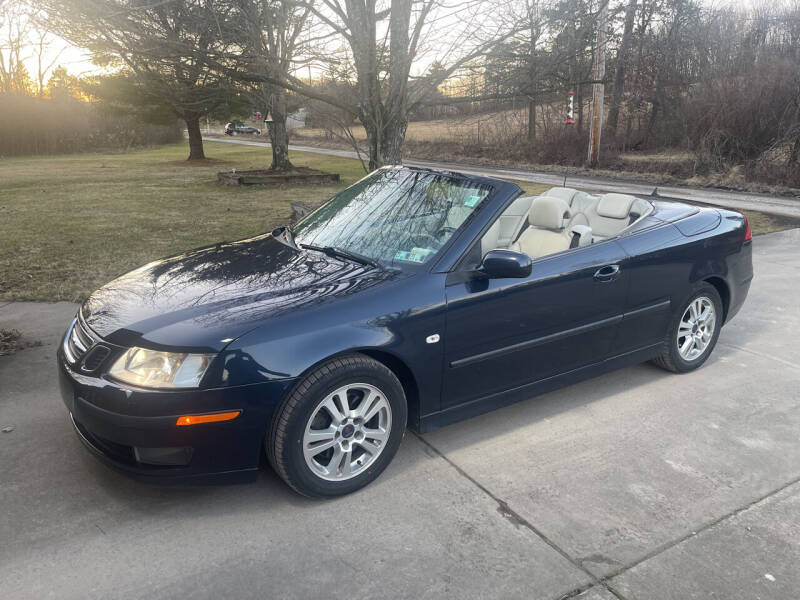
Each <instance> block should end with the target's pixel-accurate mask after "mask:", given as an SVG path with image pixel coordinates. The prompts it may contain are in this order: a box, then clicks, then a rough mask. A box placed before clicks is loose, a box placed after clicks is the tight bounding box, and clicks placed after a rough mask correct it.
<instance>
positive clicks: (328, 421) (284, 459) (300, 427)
mask: <svg viewBox="0 0 800 600" xmlns="http://www.w3.org/2000/svg"><path fill="white" fill-rule="evenodd" d="M407 413H408V408H407V405H406V398H405V394H404V392H403V386H402V385H401V384H400V382H399V381H398V379H397V377H395V375H394V373H393V372H392V371H391V370H390V369H389V368H387V367H386V366H385V365H383V364H381V363H379V362H378V361H376V360H373V359H371V358H369V357H367V356H364V355H361V354H348V355H345V356H341V357H337V358H333V359H331V360H329V361H327V362H325V363H323V364H322V365H320V366H319V367H317V368H316V369H314V370H313V371H312V372H311V373H309V374H308V375H306V376H305V377H304V378H303V379H302V380H301V381H300V382H299V383H298V384H297V385H296V386H295V388H294V389H293V390H292V391H291V392H290V393H289V395H288V396H287V397H286V399H285V400H284V401H283V403H282V404H281V406H280V407H279V408H278V409H277V410H276V413H275V417H274V418H273V420H272V425H271V427H270V430H269V433H268V435H267V439H266V443H265V445H266V452H267V458H268V459H269V462H270V464H271V465H272V467H273V469H275V472H276V473H277V474H278V475H279V476H280V477H281V479H283V480H284V481H285V482H286V483H287V484H288V485H289V486H290V487H291V488H292V489H294V490H295V491H297V492H298V493H300V494H303V495H305V496H310V497H317V498H331V497H335V496H342V495H344V494H349V493H351V492H354V491H356V490H358V489H361V488H362V487H364V486H366V485H367V484H369V483H371V482H372V481H373V480H375V479H376V478H377V477H378V475H380V474H381V472H382V471H383V470H384V469H385V468H386V467H387V465H388V464H389V463H390V462H391V460H392V458H394V455H395V454H396V452H397V449H398V448H399V446H400V442H401V441H402V439H403V435H404V433H405V427H406V418H407Z"/></svg>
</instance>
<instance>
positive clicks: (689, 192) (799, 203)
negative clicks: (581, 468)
mask: <svg viewBox="0 0 800 600" xmlns="http://www.w3.org/2000/svg"><path fill="white" fill-rule="evenodd" d="M206 141H209V142H221V143H227V144H242V145H245V146H262V147H269V142H260V141H257V140H252V139H251V140H248V139H242V138H240V137H236V138H232V137H228V136H219V137H214V138H209V139H208V140H206ZM290 148H291V149H292V150H300V151H303V152H316V153H318V154H327V155H330V156H341V157H344V158H357V156H356V153H355V152H351V151H349V150H337V149H330V148H317V147H316V146H297V145H295V144H292V145H291V146H290ZM404 162H405V164H407V165H409V166H418V167H429V168H434V169H448V170H451V171H460V172H461V173H471V174H474V175H485V176H489V177H498V178H500V179H514V180H516V181H530V182H533V183H542V184H545V185H553V186H560V185H564V175H563V174H559V173H545V172H540V171H532V170H530V169H503V168H493V167H486V166H475V165H465V164H461V163H452V162H443V161H442V162H439V161H429V160H415V159H410V158H409V159H404ZM566 184H567V185H568V186H570V187H575V188H580V189H589V190H592V191H593V192H618V193H621V194H635V195H638V196H649V195H650V194H651V193H652V192H653V188H654V187H655V186H654V184H652V183H637V182H633V181H623V180H619V179H608V178H603V177H587V176H585V175H568V176H567V179H566ZM658 193H659V194H660V195H661V196H663V197H665V198H674V199H676V200H687V201H690V202H700V203H703V204H713V205H714V206H720V207H722V208H730V209H733V210H742V209H746V210H758V211H761V212H765V213H768V214H773V215H780V216H784V217H797V218H800V200H796V199H794V198H785V197H781V196H769V195H766V194H754V193H749V192H734V191H728V190H721V189H715V188H697V187H688V186H671V185H665V186H662V185H659V186H658Z"/></svg>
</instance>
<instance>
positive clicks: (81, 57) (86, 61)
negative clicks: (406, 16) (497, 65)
mask: <svg viewBox="0 0 800 600" xmlns="http://www.w3.org/2000/svg"><path fill="white" fill-rule="evenodd" d="M768 1H769V0H768ZM762 2H763V0H706V3H707V4H709V5H711V6H716V7H720V6H741V7H753V6H756V5H758V4H761V3H762ZM32 42H33V40H31V43H32ZM27 55H28V56H27V59H26V60H25V64H26V66H27V68H28V72H29V73H31V74H32V75H33V74H35V73H36V71H37V61H36V59H35V57H34V49H33V47H31V48H30V49H29V50H28V52H27ZM420 58H422V57H420ZM53 59H56V63H55V64H54V67H56V66H59V65H62V66H64V67H66V69H67V71H69V73H70V74H72V75H76V76H81V75H91V74H96V73H101V72H103V69H102V68H101V67H98V66H97V65H95V64H93V63H92V61H91V54H90V53H89V52H87V51H86V50H83V49H81V48H76V47H74V46H71V45H70V44H68V43H67V42H66V41H64V40H62V39H61V38H58V37H55V36H52V41H51V43H50V44H49V47H48V50H47V55H46V58H45V61H44V62H45V64H49V63H50V62H51V61H52V60H53ZM418 62H419V63H420V64H415V65H414V67H415V68H414V69H413V71H415V72H418V73H422V72H424V71H425V68H426V67H427V65H428V64H429V63H430V60H429V59H428V60H426V61H418ZM422 62H424V63H425V64H422Z"/></svg>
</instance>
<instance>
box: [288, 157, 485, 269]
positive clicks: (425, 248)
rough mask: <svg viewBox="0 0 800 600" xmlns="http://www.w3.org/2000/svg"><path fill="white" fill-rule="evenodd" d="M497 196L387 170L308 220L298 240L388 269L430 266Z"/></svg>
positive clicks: (475, 186)
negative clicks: (485, 203)
mask: <svg viewBox="0 0 800 600" xmlns="http://www.w3.org/2000/svg"><path fill="white" fill-rule="evenodd" d="M491 191H492V187H491V186H490V185H487V184H480V183H476V182H474V181H470V180H469V179H462V178H459V177H455V176H451V175H446V174H443V173H436V172H431V171H417V170H413V169H402V168H387V169H382V170H380V171H378V172H376V173H374V174H372V175H370V176H369V177H366V178H365V179H362V180H361V181H359V182H358V183H356V184H355V185H353V186H351V187H349V188H347V189H346V190H343V191H342V192H340V193H339V194H337V195H336V196H334V197H333V198H331V200H330V201H328V202H327V203H325V204H324V205H322V206H321V207H320V208H319V209H317V210H316V211H314V212H313V213H311V214H310V215H309V216H308V217H306V218H305V219H303V220H302V221H301V222H300V223H299V224H298V225H297V227H296V228H295V231H294V235H295V241H296V242H297V243H298V244H300V245H301V246H313V247H315V248H326V249H329V250H330V249H335V250H339V251H344V252H347V253H350V254H355V255H360V256H362V257H365V258H368V259H370V260H373V261H378V262H380V263H381V264H384V265H389V266H413V265H420V264H424V263H426V262H428V261H429V260H430V259H431V258H433V257H434V256H435V255H436V253H437V252H438V251H439V250H440V249H441V248H442V246H444V245H445V244H446V243H447V241H448V240H449V239H450V238H451V237H452V235H453V234H454V233H455V231H456V230H457V229H458V228H459V227H460V226H461V225H462V224H463V223H464V222H465V221H466V220H467V219H468V218H469V217H470V216H471V215H472V214H473V213H474V212H475V211H476V210H477V209H478V207H479V205H480V204H481V202H483V200H484V199H485V198H486V197H487V196H488V195H489V193H490V192H491Z"/></svg>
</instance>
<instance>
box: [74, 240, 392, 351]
mask: <svg viewBox="0 0 800 600" xmlns="http://www.w3.org/2000/svg"><path fill="white" fill-rule="evenodd" d="M399 274H400V273H399V272H397V271H393V270H386V269H381V268H375V267H370V266H364V265H361V264H357V263H354V262H350V261H347V260H344V259H338V258H333V257H329V256H327V255H325V254H322V253H320V252H315V251H305V250H299V251H298V250H296V249H294V248H291V247H289V246H287V245H286V244H284V243H282V242H280V241H278V240H276V239H275V238H274V237H272V235H270V234H267V235H262V236H258V237H254V238H250V239H246V240H240V241H237V242H223V243H220V244H216V245H214V246H208V247H205V248H199V249H197V250H191V251H189V252H185V253H183V254H180V255H177V256H173V257H169V258H164V259H161V260H157V261H154V262H151V263H149V264H147V265H144V266H143V267H140V268H138V269H136V270H134V271H131V272H130V273H127V274H125V275H122V276H121V277H118V278H117V279H115V280H114V281H112V282H110V283H108V284H106V285H105V286H103V287H102V288H100V289H99V290H97V291H96V292H94V293H93V294H92V295H91V296H90V297H89V298H88V299H87V300H86V302H85V303H84V305H83V307H82V308H81V315H82V316H83V319H84V321H85V322H86V323H87V324H88V325H89V327H91V328H92V330H94V331H95V332H96V333H97V334H98V335H100V336H101V337H103V338H104V339H106V340H107V341H109V342H110V343H112V344H118V345H121V346H134V345H144V346H146V347H150V348H164V349H168V348H183V349H187V350H196V351H209V350H213V351H219V350H221V349H222V348H224V347H225V346H226V345H227V344H228V343H230V342H231V341H232V340H234V339H236V338H237V337H239V336H241V335H243V334H244V333H246V332H248V331H250V330H252V329H254V328H255V327H258V326H259V325H261V324H262V323H264V322H265V321H266V320H268V319H270V318H274V317H276V316H279V315H280V314H282V313H285V312H286V311H289V310H298V309H303V308H310V307H317V306H320V305H322V304H324V303H328V302H331V301H335V300H337V299H341V298H342V297H345V296H350V295H352V294H354V293H358V292H362V291H364V290H367V289H370V288H373V287H375V286H377V285H380V284H382V283H385V282H387V281H388V280H390V279H394V278H396V277H398V276H399Z"/></svg>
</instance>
